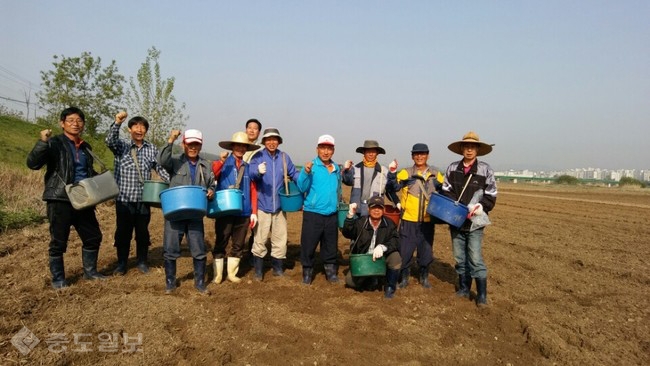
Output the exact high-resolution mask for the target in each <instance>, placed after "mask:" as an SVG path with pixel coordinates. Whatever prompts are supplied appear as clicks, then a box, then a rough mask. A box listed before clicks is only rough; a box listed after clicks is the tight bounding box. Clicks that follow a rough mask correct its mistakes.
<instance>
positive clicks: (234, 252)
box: [212, 132, 259, 284]
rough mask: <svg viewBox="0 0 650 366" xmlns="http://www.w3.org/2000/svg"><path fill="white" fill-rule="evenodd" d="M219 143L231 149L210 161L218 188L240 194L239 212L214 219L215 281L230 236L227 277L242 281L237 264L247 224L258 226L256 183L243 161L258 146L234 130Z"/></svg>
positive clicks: (220, 269)
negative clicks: (217, 158)
mask: <svg viewBox="0 0 650 366" xmlns="http://www.w3.org/2000/svg"><path fill="white" fill-rule="evenodd" d="M219 146H220V147H221V148H223V149H226V150H230V151H232V154H228V152H226V151H224V152H222V153H221V159H219V160H217V161H214V162H213V163H212V171H213V173H214V176H215V179H216V186H217V191H220V190H224V189H232V188H236V189H239V190H241V192H242V194H243V202H242V211H241V213H239V214H231V215H225V216H220V217H219V218H218V219H216V220H215V222H214V231H215V234H216V239H215V243H214V248H213V249H212V257H213V258H214V283H217V284H219V283H221V280H222V276H223V265H224V257H225V256H226V246H227V245H228V241H229V240H231V239H232V246H231V247H230V253H229V255H228V267H227V272H228V280H229V281H231V282H234V283H239V282H241V278H239V277H237V272H239V263H240V261H241V258H242V255H243V254H244V245H245V243H246V234H247V233H248V229H249V227H250V228H251V229H252V228H254V227H255V225H257V190H256V187H255V182H254V181H253V180H251V178H250V169H249V165H248V163H246V162H245V161H244V159H243V158H244V154H245V153H246V152H247V151H254V150H257V149H258V148H259V146H258V145H255V144H252V143H250V142H249V140H248V137H247V136H246V133H245V132H235V133H234V134H233V135H232V138H231V139H230V140H227V141H220V142H219Z"/></svg>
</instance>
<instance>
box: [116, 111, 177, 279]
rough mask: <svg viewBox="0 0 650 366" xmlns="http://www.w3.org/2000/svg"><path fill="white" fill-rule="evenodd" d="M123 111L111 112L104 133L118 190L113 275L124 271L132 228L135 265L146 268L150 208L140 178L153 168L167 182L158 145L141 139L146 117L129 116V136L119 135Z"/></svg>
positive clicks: (149, 175)
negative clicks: (112, 114)
mask: <svg viewBox="0 0 650 366" xmlns="http://www.w3.org/2000/svg"><path fill="white" fill-rule="evenodd" d="M127 117H128V114H127V113H126V111H121V112H118V113H117V114H116V115H115V122H114V123H113V124H112V125H111V127H110V128H109V130H108V134H107V136H106V146H108V148H109V149H110V150H111V151H112V152H113V155H115V163H114V166H115V181H116V182H117V185H118V187H119V188H120V193H119V195H118V196H117V198H116V199H115V220H116V225H115V244H114V245H115V249H116V252H117V267H116V268H115V270H114V271H113V274H114V275H121V276H123V275H125V274H126V264H127V261H128V259H129V249H130V248H129V247H130V246H131V237H132V235H133V232H134V231H135V243H136V255H137V258H138V262H137V268H138V270H139V271H140V272H142V273H148V272H149V266H148V264H147V259H148V256H149V246H150V245H151V238H150V235H149V222H150V221H151V209H150V208H149V205H148V204H147V203H144V202H142V190H143V188H144V182H145V181H147V180H150V179H151V171H152V170H154V169H155V170H156V172H157V173H158V175H159V176H160V178H162V179H163V180H164V181H166V182H169V174H168V173H167V171H166V170H165V169H163V167H162V166H160V165H159V164H158V159H157V158H158V148H157V147H156V146H155V145H153V144H152V143H150V142H149V141H147V140H145V139H144V138H145V136H146V134H147V131H148V130H149V121H147V119H146V118H144V117H141V116H136V117H133V118H131V119H130V120H129V122H128V130H129V134H130V135H131V136H130V138H129V139H120V128H121V127H122V123H124V121H126V118H127Z"/></svg>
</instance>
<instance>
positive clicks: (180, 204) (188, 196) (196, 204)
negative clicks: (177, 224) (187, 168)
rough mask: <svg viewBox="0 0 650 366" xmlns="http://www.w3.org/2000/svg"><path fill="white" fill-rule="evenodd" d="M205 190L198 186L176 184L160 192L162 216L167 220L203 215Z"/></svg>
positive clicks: (205, 201)
mask: <svg viewBox="0 0 650 366" xmlns="http://www.w3.org/2000/svg"><path fill="white" fill-rule="evenodd" d="M206 193H207V190H206V189H205V188H203V187H200V186H178V187H174V188H169V189H165V190H164V191H162V192H160V204H161V206H162V212H163V216H165V219H167V220H169V221H178V220H193V219H200V218H203V216H205V214H206V212H207V209H208V198H207V197H206Z"/></svg>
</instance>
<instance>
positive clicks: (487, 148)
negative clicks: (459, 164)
mask: <svg viewBox="0 0 650 366" xmlns="http://www.w3.org/2000/svg"><path fill="white" fill-rule="evenodd" d="M465 143H472V144H476V145H478V151H477V153H476V155H478V156H483V155H487V154H489V153H490V152H492V146H494V144H486V143H485V142H482V141H481V140H480V139H479V137H478V135H477V134H476V132H474V131H469V132H468V133H466V134H465V135H464V136H463V139H462V140H460V141H456V142H452V143H451V144H449V146H447V148H448V149H449V150H451V151H453V152H455V153H456V154H459V155H463V148H462V146H463V144H465Z"/></svg>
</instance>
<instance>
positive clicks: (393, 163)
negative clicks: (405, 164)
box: [388, 159, 397, 173]
mask: <svg viewBox="0 0 650 366" xmlns="http://www.w3.org/2000/svg"><path fill="white" fill-rule="evenodd" d="M388 170H389V171H390V172H391V173H395V172H396V171H397V159H394V160H393V161H391V162H390V164H388Z"/></svg>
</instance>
